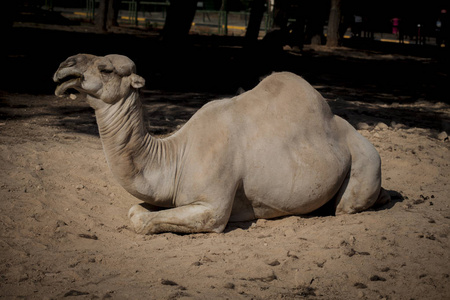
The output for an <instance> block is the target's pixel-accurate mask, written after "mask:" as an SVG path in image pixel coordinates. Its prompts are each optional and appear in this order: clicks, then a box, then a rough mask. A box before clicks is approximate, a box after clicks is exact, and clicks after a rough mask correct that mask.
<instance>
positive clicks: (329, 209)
mask: <svg viewBox="0 0 450 300" xmlns="http://www.w3.org/2000/svg"><path fill="white" fill-rule="evenodd" d="M386 191H387V192H388V194H389V195H390V196H391V201H389V202H388V203H385V204H382V205H379V206H374V207H372V208H370V209H368V210H367V211H383V210H388V209H391V208H393V207H394V206H395V205H396V204H397V203H400V202H402V201H403V200H405V198H404V196H403V195H402V194H401V193H399V192H397V191H394V190H386ZM335 211H336V207H335V199H334V198H333V199H331V200H330V201H328V202H327V203H326V204H325V205H323V206H322V207H320V208H318V209H316V210H315V211H313V212H311V213H309V214H306V215H301V216H298V217H299V218H314V217H334V216H336V214H335ZM282 218H285V217H279V218H275V219H282ZM256 221H257V220H252V221H246V222H229V223H228V224H227V227H226V228H225V230H224V233H228V232H232V231H234V230H237V229H243V230H248V229H250V227H252V226H253V225H254V224H255V223H256Z"/></svg>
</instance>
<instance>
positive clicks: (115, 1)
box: [106, 0, 120, 28]
mask: <svg viewBox="0 0 450 300" xmlns="http://www.w3.org/2000/svg"><path fill="white" fill-rule="evenodd" d="M108 2H109V3H108V13H107V19H106V27H107V28H110V27H113V26H119V24H118V23H117V17H118V16H119V9H120V0H109V1H108Z"/></svg>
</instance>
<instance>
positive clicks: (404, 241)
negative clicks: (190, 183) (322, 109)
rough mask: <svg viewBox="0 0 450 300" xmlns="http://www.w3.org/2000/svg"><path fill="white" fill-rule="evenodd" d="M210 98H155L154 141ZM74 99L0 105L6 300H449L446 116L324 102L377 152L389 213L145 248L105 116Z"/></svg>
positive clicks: (146, 239) (234, 230) (19, 99)
mask: <svg viewBox="0 0 450 300" xmlns="http://www.w3.org/2000/svg"><path fill="white" fill-rule="evenodd" d="M213 96H214V97H217V95H213ZM213 96H211V95H209V94H201V93H198V94H176V93H166V92H162V91H152V90H144V91H143V101H144V103H145V110H146V115H147V116H148V118H149V120H150V122H149V129H150V130H151V131H152V132H156V133H158V134H166V133H168V132H171V131H173V130H175V129H176V128H177V127H179V126H182V125H183V124H184V123H185V122H186V121H187V120H188V119H189V117H190V116H191V115H192V114H193V113H194V112H195V111H196V110H197V109H198V108H199V107H200V106H201V105H202V104H203V103H205V102H207V101H208V100H210V97H213ZM75 97H76V99H70V98H69V97H67V98H66V99H59V98H56V97H55V96H51V95H28V94H13V93H7V92H3V93H2V94H1V102H0V103H1V106H0V109H1V115H2V119H1V122H0V199H1V200H0V201H1V205H0V224H1V225H0V236H1V238H0V274H1V275H0V298H5V299H19V298H20V299H61V298H74V299H107V298H112V299H303V298H307V299H445V298H448V297H449V296H450V241H449V235H450V199H449V195H450V187H449V183H450V181H449V179H450V168H449V162H450V153H449V148H450V143H449V141H448V137H447V136H446V133H445V131H443V130H442V128H445V126H447V125H448V124H449V123H448V122H449V119H450V106H449V105H448V104H444V103H429V102H424V101H416V102H412V103H407V104H401V103H392V104H383V103H378V104H377V103H364V102H358V101H353V102H348V101H344V100H342V99H340V98H339V97H337V96H336V95H334V97H333V95H327V98H328V101H329V104H330V106H331V107H332V109H333V111H334V112H335V113H336V114H339V115H341V116H343V117H345V118H346V119H348V120H349V121H350V122H351V123H352V124H353V125H354V126H356V127H357V128H359V131H360V132H361V134H362V135H364V136H365V137H367V138H368V139H369V140H370V141H371V142H372V143H373V144H374V145H375V147H376V148H377V150H378V151H379V153H380V155H381V157H382V161H383V166H382V171H383V187H384V188H385V189H387V190H389V192H390V194H391V196H392V202H391V203H389V204H388V205H385V206H383V207H380V208H377V209H374V210H370V211H366V212H362V213H359V214H355V215H342V216H332V215H329V214H327V213H323V212H321V213H316V214H312V215H308V216H291V217H286V218H280V219H275V220H257V221H254V222H245V223H231V224H229V225H228V226H227V228H226V230H225V232H223V233H220V234H190V235H178V234H172V233H164V234H158V235H151V236H142V235H138V234H135V233H134V232H133V231H132V230H131V229H130V222H129V220H128V218H127V212H128V209H129V208H130V207H131V206H132V205H134V204H136V203H139V200H137V199H135V198H133V197H132V196H131V195H129V194H128V193H127V192H126V191H124V190H123V189H122V188H121V187H120V186H119V185H118V183H117V182H116V181H115V180H114V178H113V176H112V174H111V172H110V171H109V169H108V166H107V164H106V160H105V157H104V154H103V150H102V145H101V141H100V139H99V137H98V133H97V129H96V124H95V118H94V112H93V110H92V109H91V108H90V107H89V106H88V105H87V104H86V103H85V102H84V101H83V99H82V98H81V97H80V96H79V95H77V96H75ZM75 97H73V98H75ZM171 99H176V100H171ZM186 99H190V100H189V102H188V101H186ZM439 122H440V123H441V126H440V128H441V129H436V127H435V126H432V125H430V124H436V123H439Z"/></svg>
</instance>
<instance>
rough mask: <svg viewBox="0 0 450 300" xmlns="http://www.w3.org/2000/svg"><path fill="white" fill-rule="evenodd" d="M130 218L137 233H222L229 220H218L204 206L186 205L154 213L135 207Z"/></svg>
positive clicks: (129, 214)
mask: <svg viewBox="0 0 450 300" xmlns="http://www.w3.org/2000/svg"><path fill="white" fill-rule="evenodd" d="M128 217H129V218H130V220H131V223H132V224H133V226H134V229H135V231H136V232H137V233H142V234H153V233H160V232H180V233H194V232H222V231H223V229H224V228H225V226H226V223H227V221H228V220H225V219H224V218H220V217H219V218H218V217H217V214H215V213H214V212H213V211H212V209H211V208H208V207H206V206H204V205H195V204H191V205H186V206H181V207H176V208H171V209H166V210H161V211H157V212H152V211H149V210H147V209H145V208H144V207H142V206H141V205H134V206H133V207H132V208H131V209H130V211H129V213H128Z"/></svg>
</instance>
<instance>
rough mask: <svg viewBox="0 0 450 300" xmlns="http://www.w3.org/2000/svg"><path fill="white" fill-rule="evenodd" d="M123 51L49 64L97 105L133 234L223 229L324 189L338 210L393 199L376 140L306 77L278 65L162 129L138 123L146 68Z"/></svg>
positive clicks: (291, 209) (313, 199)
mask: <svg viewBox="0 0 450 300" xmlns="http://www.w3.org/2000/svg"><path fill="white" fill-rule="evenodd" d="M135 73H136V67H135V64H134V63H133V61H131V60H130V59H129V58H127V57H125V56H121V55H107V56H104V57H97V56H94V55H89V54H78V55H75V56H72V57H69V58H68V59H67V60H66V61H64V62H63V63H61V65H60V66H59V68H58V70H57V71H56V73H55V75H54V78H53V79H54V81H55V82H58V83H59V85H58V87H57V88H56V91H55V94H56V95H58V96H59V95H62V94H63V93H64V92H65V91H66V90H67V89H69V88H73V89H76V90H78V91H80V92H81V93H84V94H86V95H87V96H86V99H87V101H88V102H89V104H90V105H91V106H92V107H93V108H94V109H95V115H96V119H97V123H98V127H99V132H100V137H101V140H102V143H103V147H104V151H105V154H106V159H107V161H108V164H109V167H110V169H111V171H112V173H113V174H114V176H115V178H116V179H117V180H118V181H119V183H120V184H121V185H122V186H123V187H124V188H125V189H126V190H127V191H128V192H129V193H131V194H132V195H134V196H135V197H137V198H139V199H141V200H143V201H144V202H146V203H148V204H151V205H152V206H155V207H159V208H170V209H158V210H155V209H151V210H149V209H146V208H144V206H142V205H135V206H133V207H132V208H131V209H130V211H129V217H130V219H131V223H132V224H133V226H134V229H135V230H136V232H138V233H144V234H152V233H159V232H166V231H172V232H184V233H193V232H222V231H223V230H224V228H225V226H226V225H227V223H228V221H247V220H253V219H257V218H264V219H266V218H275V217H280V216H286V215H302V214H307V213H310V212H312V211H314V210H316V209H318V208H319V207H321V206H322V205H324V204H325V203H327V202H328V201H330V200H333V201H335V207H336V214H343V213H356V212H359V211H362V210H365V209H368V208H370V207H371V206H373V205H374V204H375V203H380V204H382V203H385V202H386V201H388V200H389V195H388V194H387V192H386V191H385V190H384V189H382V188H381V160H380V156H379V155H378V152H377V151H376V149H375V148H374V147H373V146H372V144H370V142H369V141H368V140H367V139H365V138H364V137H362V136H361V135H360V134H359V133H358V132H357V131H356V130H355V129H354V128H353V127H352V126H351V125H350V124H349V123H347V122H346V121H345V120H343V119H342V118H340V117H338V116H336V115H334V114H333V113H332V112H331V110H330V108H329V106H328V104H327V103H326V102H325V100H324V99H323V97H322V96H321V95H320V94H319V93H318V92H317V91H316V90H315V89H314V88H313V87H312V86H311V85H309V84H308V83H307V82H306V81H305V80H303V79H302V78H301V77H299V76H296V75H294V74H291V73H286V72H283V73H275V74H272V75H270V76H268V77H267V78H265V79H264V80H262V81H261V83H260V84H259V85H258V86H256V87H255V88H254V89H252V90H250V91H248V92H246V93H243V94H241V95H239V96H236V97H234V98H231V99H223V100H217V101H212V102H210V103H208V104H206V105H205V106H204V107H202V108H201V109H200V110H199V111H198V112H197V113H196V114H195V115H194V116H192V118H191V119H190V120H189V121H188V122H187V123H186V124H185V125H184V126H183V127H182V128H181V129H180V130H179V131H177V132H176V133H174V134H173V135H171V136H169V137H166V138H164V139H159V138H155V137H153V136H151V135H150V134H149V133H148V131H147V129H146V126H145V122H144V113H143V109H142V104H141V102H140V100H139V92H138V91H139V88H142V87H143V86H144V83H145V81H144V79H143V78H142V77H140V76H138V75H136V74H135Z"/></svg>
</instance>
